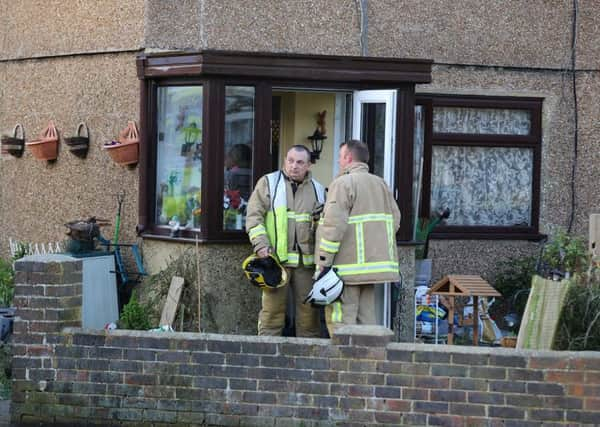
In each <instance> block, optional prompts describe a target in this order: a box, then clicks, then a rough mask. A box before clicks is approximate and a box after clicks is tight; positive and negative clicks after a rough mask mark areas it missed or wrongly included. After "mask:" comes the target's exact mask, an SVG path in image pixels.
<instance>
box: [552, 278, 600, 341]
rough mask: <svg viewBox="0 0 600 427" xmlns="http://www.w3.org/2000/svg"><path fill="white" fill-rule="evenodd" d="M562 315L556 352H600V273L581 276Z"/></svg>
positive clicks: (568, 298) (568, 296)
mask: <svg viewBox="0 0 600 427" xmlns="http://www.w3.org/2000/svg"><path fill="white" fill-rule="evenodd" d="M572 280H573V281H574V283H573V284H572V286H571V288H570V289H569V292H568V293H567V296H566V298H565V303H564V306H563V309H562V312H561V315H560V320H559V323H558V330H557V333H556V337H555V340H554V345H553V347H554V349H555V350H571V351H584V350H586V351H598V350H600V271H599V270H594V271H589V272H584V273H582V274H578V275H576V276H575V278H573V279H572Z"/></svg>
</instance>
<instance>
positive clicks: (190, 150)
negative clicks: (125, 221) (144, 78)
mask: <svg viewBox="0 0 600 427" xmlns="http://www.w3.org/2000/svg"><path fill="white" fill-rule="evenodd" d="M157 107H158V108H157V117H156V124H157V132H158V134H157V138H156V139H157V141H158V142H157V153H156V193H155V195H156V198H155V200H156V206H155V209H156V210H155V217H156V223H157V224H158V225H170V226H175V225H177V224H179V225H180V226H181V227H184V228H188V229H199V228H200V195H201V192H200V188H201V177H202V157H201V152H202V86H163V87H159V88H158V91H157Z"/></svg>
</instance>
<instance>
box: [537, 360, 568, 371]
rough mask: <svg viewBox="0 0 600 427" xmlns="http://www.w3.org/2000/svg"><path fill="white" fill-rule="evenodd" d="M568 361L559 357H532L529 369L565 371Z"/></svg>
mask: <svg viewBox="0 0 600 427" xmlns="http://www.w3.org/2000/svg"><path fill="white" fill-rule="evenodd" d="M568 366H569V359H566V358H562V357H561V358H559V357H532V358H531V359H529V368H531V369H567V367H568Z"/></svg>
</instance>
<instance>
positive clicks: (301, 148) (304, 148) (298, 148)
mask: <svg viewBox="0 0 600 427" xmlns="http://www.w3.org/2000/svg"><path fill="white" fill-rule="evenodd" d="M292 150H294V151H304V153H305V154H306V158H307V159H308V160H309V161H310V150H309V149H308V147H307V146H306V145H302V144H296V145H292V146H291V147H290V149H289V150H287V152H288V153H289V152H290V151H292Z"/></svg>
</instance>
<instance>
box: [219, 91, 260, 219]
mask: <svg viewBox="0 0 600 427" xmlns="http://www.w3.org/2000/svg"><path fill="white" fill-rule="evenodd" d="M253 143H254V88H253V87H244V86H227V87H226V89H225V147H224V150H225V162H224V181H223V182H224V192H223V229H224V230H243V229H244V226H245V221H246V204H247V202H248V199H249V197H250V193H251V192H252V145H253Z"/></svg>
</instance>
